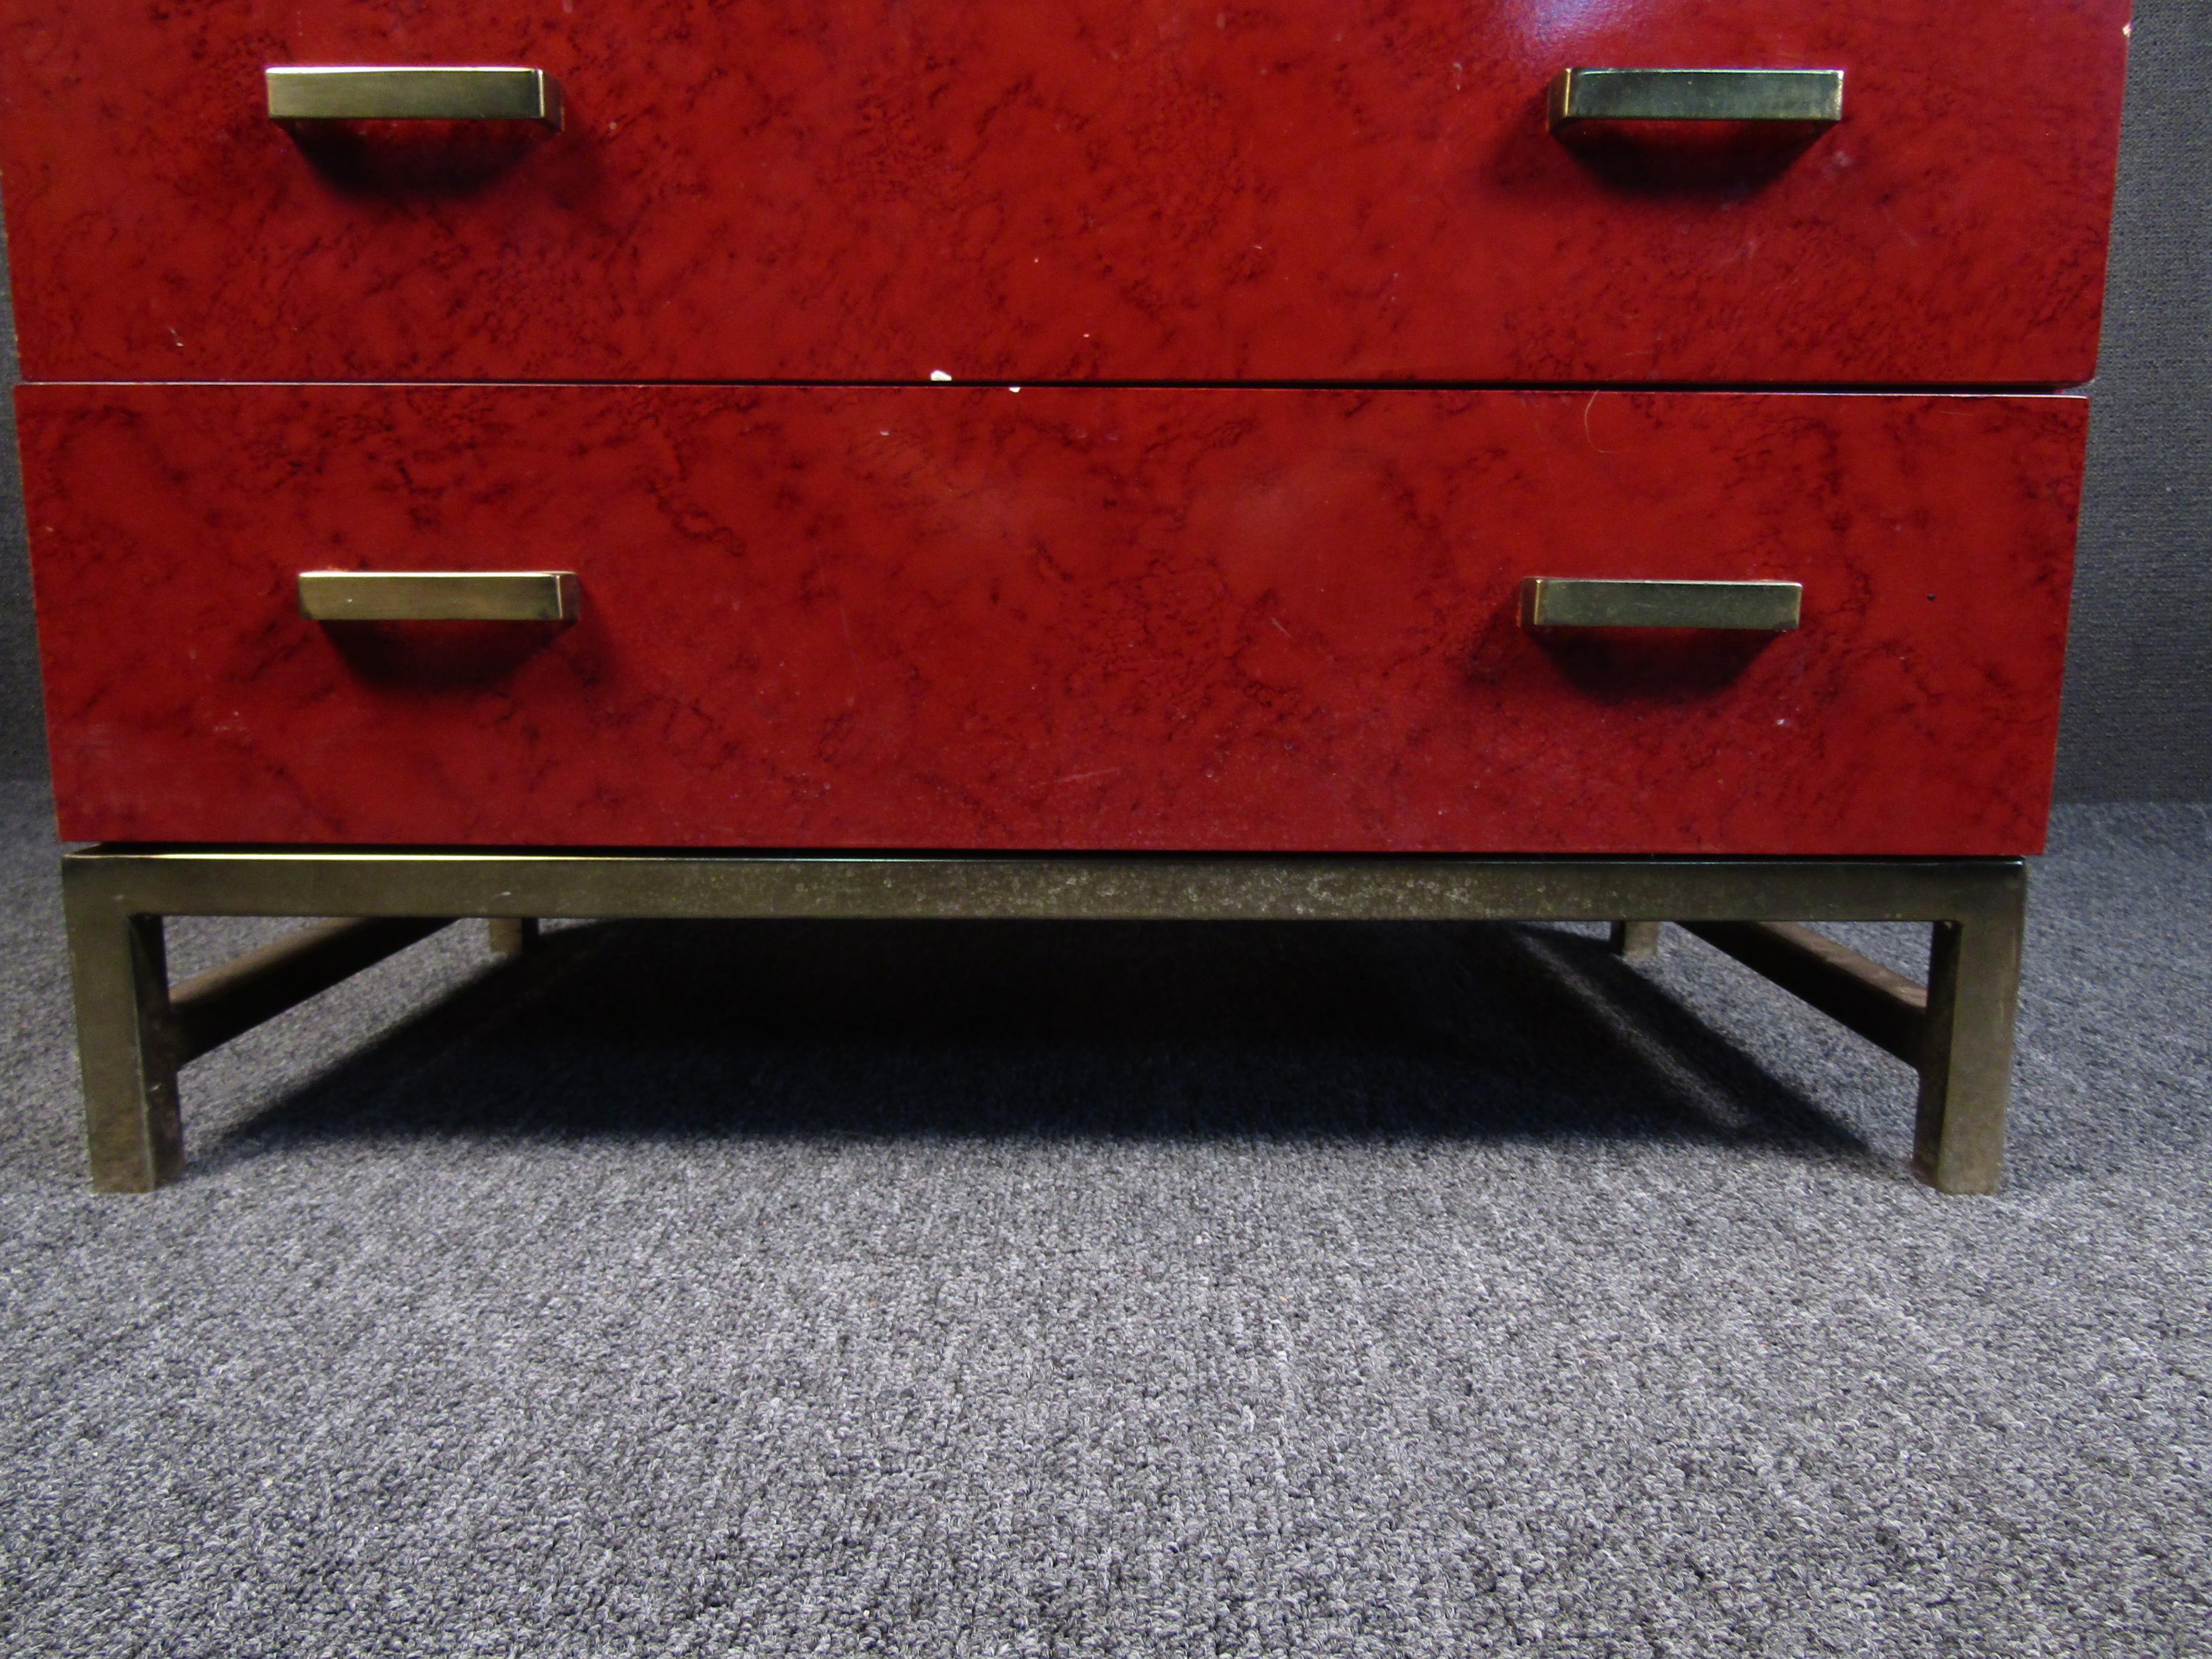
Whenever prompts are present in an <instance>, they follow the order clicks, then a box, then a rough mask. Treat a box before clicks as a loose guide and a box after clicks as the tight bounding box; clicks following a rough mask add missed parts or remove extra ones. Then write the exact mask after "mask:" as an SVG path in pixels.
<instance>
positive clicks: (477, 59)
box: [0, 0, 2128, 385]
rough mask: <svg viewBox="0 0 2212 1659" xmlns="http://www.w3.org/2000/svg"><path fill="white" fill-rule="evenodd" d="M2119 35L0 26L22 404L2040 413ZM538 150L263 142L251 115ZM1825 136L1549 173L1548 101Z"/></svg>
mask: <svg viewBox="0 0 2212 1659" xmlns="http://www.w3.org/2000/svg"><path fill="white" fill-rule="evenodd" d="M2127 15H2128V5H2127V0H1976V3H1973V4H1972V5H1964V4H1960V3H1958V0H1642V3H1637V4H1632V5H1630V4H1611V3H1608V4H1571V5H1570V4H1557V3H1536V0H1364V3H1356V0H1256V3H1248V4H1242V5H1238V6H1234V7H1206V6H1199V7H1184V6H1181V5H1162V4H1157V3H1152V0H1053V3H1049V4H1036V3H1030V0H995V3H989V0H985V3H979V0H831V3H823V0H803V3H801V0H757V3H748V4H744V5H736V4H697V3H692V4H684V3H675V0H593V3H591V4H588V5H585V4H578V5H560V6H555V5H550V4H548V5H522V4H518V3H514V0H451V3H447V4H441V5H437V6H424V5H421V4H417V3H413V0H408V3H398V0H285V3H282V4H279V3H276V0H194V3H191V4H182V5H180V4H174V3H167V0H160V3H157V0H76V3H75V4H73V5H69V6H64V5H59V4H57V3H54V0H0V19H4V30H0V53H4V58H0V71H4V72H0V91H4V106H0V158H4V167H5V172H6V185H7V205H8V214H9V244H10V251H11V253H12V255H13V259H14V265H15V300H16V305H17V307H18V314H19V318H20V324H21V343H22V355H23V362H24V364H25V368H26V372H27V374H29V375H30V376H31V377H32V378H33V379H45V380H64V379H125V380H410V379H432V380H444V379H456V380H469V379H489V380H906V381H920V380H927V379H928V378H930V377H931V375H932V374H935V373H942V374H946V375H949V376H951V378H953V379H955V380H1012V381H1016V382H1020V383H1028V382H1031V381H1042V380H1090V379H1104V380H1170V381H1172V380H1200V381H1219V380H1400V379H1412V380H1461V381H1528V380H1534V381H1553V382H1559V381H1569V382H1572V381H1595V380H1656V381H1710V380H1718V381H1723V382H1731V383H1745V382H1753V381H1763V382H1773V383H1796V384H1819V383H1839V382H1858V383H1868V384H1891V385H1902V384H1916V383H1917V384H1936V383H1952V384H1980V385H1997V384H2019V385H2058V384H2064V383H2070V382H2075V381H2079V380H2086V379H2087V377H2088V376H2089V374H2091V372H2092V370H2093V364H2094V359H2095V343H2096V336H2097V320H2098V313H2099V307H2100V299H2101V293H2102V288H2103V283H2104V269H2105V239H2106V221H2107V219H2108V216H2109V212H2110V207H2111V199H2112V176H2113V163H2114V155H2115V152H2116V143H2117V136H2118V125H2119V111H2120V95H2121V83H2122V79H2123V64H2124V40H2123V30H2124V23H2125V21H2126V19H2127ZM270 64H280V65H281V64H530V65H535V66H537V67H539V68H541V69H544V70H547V71H550V73H551V74H553V75H554V76H556V77H557V78H558V80H559V81H560V82H562V85H564V86H565V88H566V90H567V94H568V117H569V118H568V125H567V127H566V129H565V130H564V131H561V132H559V133H557V134H555V133H550V132H548V131H544V130H543V129H541V128H538V127H533V126H531V125H527V124H507V125H496V126H491V127H487V128H484V129H481V130H462V129H456V128H453V127H449V126H440V125H407V124H399V123H386V124H382V125H377V126H374V127H343V126H341V127H339V128H338V129H337V130H334V131H321V130H318V131H307V130H306V129H301V130H299V131H287V130H285V129H283V128H280V127H279V126H276V125H272V124H271V123H270V120H269V119H268V118H267V116H266V107H267V106H266V101H265V98H264V85H263V72H264V67H265V66H267V65H270ZM1592 65H1597V66H1653V67H1663V68H1677V69H1679V68H1686V67H1700V66H1737V67H1741V66H1753V67H1769V68H1797V69H1807V68H1832V69H1839V70H1843V71H1844V73H1845V76H1846V83H1845V96H1844V118H1843V121H1842V122H1841V124H1840V125H1836V126H1833V127H1830V128H1825V129H1820V128H1810V129H1803V128H1795V127H1786V126H1785V127H1781V128H1776V127H1771V126H1759V127H1750V126H1726V125H1723V126H1720V127H1714V128H1707V127H1703V126H1692V127H1681V126H1674V127H1660V126H1656V125H1651V124H1639V125H1607V124H1599V125H1595V126H1592V127H1585V128H1583V129H1581V130H1579V131H1580V136H1579V137H1577V138H1576V139H1575V140H1574V142H1571V143H1569V142H1563V141H1562V140H1560V139H1559V138H1558V137H1554V136H1553V134H1552V132H1551V131H1549V130H1548V128H1547V121H1546V106H1545V94H1546V90H1547V86H1548V85H1549V83H1550V82H1551V81H1552V80H1553V76H1555V75H1556V74H1557V73H1558V72H1559V70H1562V69H1564V68H1567V67H1571V66H1592Z"/></svg>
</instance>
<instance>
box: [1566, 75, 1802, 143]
mask: <svg viewBox="0 0 2212 1659" xmlns="http://www.w3.org/2000/svg"><path fill="white" fill-rule="evenodd" d="M1551 118H1552V125H1553V127H1554V128H1558V127H1563V126H1565V125H1569V124H1570V123H1571V122H1575V121H1840V120H1842V119H1843V118H1844V72H1843V70H1761V69H1569V70H1560V71H1559V76H1558V78H1557V79H1555V80H1554V81H1553V82H1552V100H1551Z"/></svg>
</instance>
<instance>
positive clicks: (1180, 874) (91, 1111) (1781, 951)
mask: <svg viewBox="0 0 2212 1659" xmlns="http://www.w3.org/2000/svg"><path fill="white" fill-rule="evenodd" d="M62 887H63V895H64V904H65V907H66V909H67V913H68V921H69V936H70V965H71V969H72V972H73V975H74V977H75V981H76V1024H77V1048H78V1054H79V1057H80V1059H81V1060H82V1066H83V1072H84V1097H85V1134H86V1140H87V1143H88V1147H89V1149H90V1153H91V1163H92V1179H93V1184H94V1186H95V1187H96V1188H99V1189H100V1190H101V1191H103V1192H146V1191H150V1190H151V1189H152V1188H155V1187H158V1186H160V1185H161V1184H162V1183H163V1182H169V1181H173V1180H175V1179H176V1178H177V1177H178V1176H179V1175H180V1174H181V1173H182V1170H183V1139H182V1135H181V1133H180V1130H179V1120H178V1105H177V1071H178V1068H179V1066H183V1065H184V1064H185V1062H186V1061H188V1060H191V1059H193V1058H195V1057H196V1056H197V1055H199V1054H204V1053H206V1052H207V1051H208V1050H209V1049H210V1048H214V1047H216V1045H217V1044H220V1043H222V1042H228V1040H229V1039H230V1038H232V1037H234V1036H237V1035H238V1034H239V1033H240V1032H241V1031H243V1030H246V1029H248V1028H249V1027H251V1026H252V1025H254V1024H258V1022H260V1021H262V1020H264V1019H267V1018H270V1016H272V1015H274V1014H276V1013H279V1012H283V1010H284V1009H286V1008H289V1007H290V1006H293V1005H294V1004H295V1003H298V1002H300V1001H301V1000H305V999H306V998H307V997H311V996H313V995H314V994H317V993H318V992H320V991H323V990H325V989H327V988H329V987H331V986H332V985H335V984H337V982H338V981H341V980H343V979H344V978H346V977H347V976H348V975H351V974H354V973H356V972H358V971H359V970H360V969H363V968H366V967H368V965H369V964H370V963H374V962H377V961H380V960H381V959H382V958H383V957H386V956H389V955H391V954H392V952H393V951H398V950H402V949H404V948H405V947H406V946H407V945H411V944H413V943H415V942H416V940H417V939H422V938H423V937H425V936H426V935H428V934H429V933H435V932H436V931H437V930H438V929H439V928H441V927H445V926H446V925H447V923H448V922H449V921H455V920H459V919H460V918H463V917H471V916H475V917H484V918H488V919H489V922H490V944H491V947H492V948H493V949H494V950H495V951H498V952H500V953H501V954H507V955H512V954H515V953H517V952H520V951H525V950H527V949H528V948H529V946H530V945H531V943H532V940H533V939H534V938H535V936H536V932H537V921H538V918H540V917H589V918H611V917H626V918H636V919H651V918H662V917H702V918H703V917H720V918H748V917H749V918H793V917H809V916H815V917H866V918H872V919H886V918H898V917H910V918H975V919H990V920H1012V919H1019V918H1034V919H1048V920H1056V921H1072V920H1096V921H1146V920H1169V919H1173V920H1179V921H1610V922H1612V923H1613V924H1614V927H1613V943H1614V947H1615V948H1616V949H1618V950H1620V951H1622V953H1623V954H1624V955H1626V956H1631V957H1634V956H1639V955H1643V956H1648V955H1650V953H1651V952H1653V951H1656V949H1657V945H1658V937H1659V926H1660V924H1661V923H1662V921H1674V922H1678V923H1680V925H1681V926H1682V927H1685V928H1686V929H1687V930H1688V931H1689V932H1691V933H1694V934H1696V935H1698V936H1699V938H1701V939H1705V941H1707V942H1708V943H1710V944H1711V945H1715V946H1716V947H1717V948H1718V949H1720V950H1722V951H1726V952H1728V954H1729V955H1730V956H1732V957H1735V958H1736V959H1737V960H1738V961H1740V962H1742V963H1746V964H1747V965H1748V966H1749V967H1752V968H1753V969H1757V970H1758V971H1759V972H1760V973H1762V974H1764V975H1766V976H1767V977H1768V978H1770V979H1771V980H1773V981H1776V982H1777V983H1778V984H1779V985H1781V986H1782V987H1784V988H1785V989H1787V990H1789V991H1790V992H1792V993H1794V994H1796V995H1797V996H1799V997H1802V998H1803V999H1804V1000H1806V1001H1808V1002H1809V1003H1811V1004H1812V1005H1813V1006H1814V1007H1816V1008H1818V1009H1820V1011H1821V1012H1824V1013H1826V1014H1829V1015H1831V1016H1832V1017H1833V1018H1836V1019H1838V1020H1839V1021H1841V1022H1842V1023H1843V1024H1845V1025H1847V1026H1849V1027H1850V1029H1852V1030H1855V1031H1857V1032H1859V1033H1860V1034H1861V1035H1862V1036H1866V1037H1868V1038H1869V1040H1871V1041H1872V1042H1876V1043H1878V1044H1880V1045H1881V1047H1882V1048H1886V1049H1887V1050H1888V1051H1889V1052H1890V1053H1891V1054H1896V1055H1897V1056H1899V1058H1900V1059H1903V1060H1905V1061H1906V1062H1907V1063H1909V1064H1911V1066H1915V1067H1916V1068H1917V1070H1918V1071H1919V1073H1920V1105H1919V1117H1918V1123H1917V1132H1916V1134H1915V1137H1914V1157H1913V1166H1914V1169H1915V1171H1916V1172H1917V1174H1918V1175H1919V1176H1920V1177H1921V1178H1922V1179H1923V1180H1924V1181H1926V1182H1929V1184H1930V1185H1931V1186H1934V1187H1936V1188H1940V1189H1941V1190H1942V1191H1944V1192H1948V1193H1986V1192H1992V1191H1994V1190H1996V1185H1997V1180H1998V1175H1999V1170H2000V1167H2001V1164H2002V1159H2003V1152H2004V1120H2005V1104H2006V1097H2007V1095H2008V1092H2009V1089H2010V1076H2011V1067H2012V1042H2013V1019H2014V1012H2015V1006H2016V1004H2017V1002H2018V1000H2019V990H2020V959H2021V929H2022V924H2023V921H2024V918H2025V912H2026V902H2027V866H2026V865H2025V864H2024V863H2023V861H2022V860H2018V859H1920V860H1846V859H1672V858H1600V859H1589V858H1389V857H1282V856H1256V855H1255V856H1228V857H1191V856H1184V855H1141V854H1140V855H1125V854H1096V855H1091V854H1085V855H1058V854H1055V855H1050V856H1044V855H1030V856H1024V855H997V854H854V855H843V854H789V855H786V854H754V853H636V852H416V851H394V850H390V849H346V848H336V849H328V848H325V849H313V850H293V849H281V850H272V849H256V848H140V847H95V848H88V849H86V850H84V851H81V852H74V853H70V854H64V857H63V860H62ZM174 915H230V916H235V915H254V916H338V917H347V918H352V920H346V921H330V922H323V923H319V924H318V925H316V926H314V927H308V928H306V929H304V930H303V931H301V932H300V933H295V934H294V935H293V936H291V937H290V938H289V939H283V940H280V941H278V942H277V943H276V944H275V945H269V946H266V947H264V948H263V949H262V950H259V951H253V952H252V953H250V954H248V955H246V956H244V957H240V958H238V959H237V960H236V961H234V962H232V963H226V964H225V965H223V966H222V967H220V968H217V969H214V970H212V971H211V972H209V973H206V974H202V975H198V976H197V978H194V979H192V980H190V981H185V982H184V983H182V984H179V985H175V986H173V985H171V984H170V983H169V978H168V970H167V960H166V957H165V955H164V952H163V946H162V918H164V917H165V916H174ZM1807 921H1924V922H1927V923H1929V924H1930V926H1931V927H1932V929H1933V943H1932V948H1931V950H1930V952H1929V974H1928V983H1927V985H1926V986H1925V987H1922V986H1919V985H1916V984H1914V983H1912V982H1911V981H1909V980H1906V979H1905V978H1903V977H1902V976H1901V975H1897V974H1894V973H1892V972H1891V971H1890V970H1889V969H1886V968H1883V967H1881V966H1880V965H1878V964H1876V963H1873V962H1870V961H1869V960H1868V959H1867V958H1865V957H1862V956H1860V955H1858V954H1857V952H1855V951H1850V950H1849V949H1847V948H1845V947H1844V945H1839V944H1838V943H1837V942H1836V941H1834V940H1833V939H1827V938H1826V937H1824V936H1823V935H1821V934H1820V933H1814V931H1812V930H1811V929H1810V928H1808V927H1802V926H1800V925H1798V924H1801V923H1803V922H1807Z"/></svg>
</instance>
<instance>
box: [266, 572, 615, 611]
mask: <svg viewBox="0 0 2212 1659" xmlns="http://www.w3.org/2000/svg"><path fill="white" fill-rule="evenodd" d="M577 598H578V592H577V587H576V578H575V575H574V573H573V572H570V571H567V570H453V571H447V570H302V571H301V573H300V614H301V616H303V617H308V618H310V619H311V620H313V621H315V622H520V623H569V622H574V621H575V620H576V602H577Z"/></svg>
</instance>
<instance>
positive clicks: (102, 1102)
mask: <svg viewBox="0 0 2212 1659" xmlns="http://www.w3.org/2000/svg"><path fill="white" fill-rule="evenodd" d="M69 873H70V875H73V876H80V878H79V879H76V880H69V881H65V883H64V905H65V908H66V910H67V914H68V918H69V945H70V973H71V975H72V976H73V978H74V980H75V984H76V1046H77V1060H78V1064H79V1066H81V1067H82V1071H83V1073H84V1133H85V1143H86V1146H87V1149H88V1152H90V1154H91V1162H92V1184H93V1186H94V1188H95V1189H97V1190H98V1191H100V1192H103V1193H147V1192H151V1191H153V1190H154V1188H156V1187H158V1186H161V1184H162V1183H163V1182H170V1181H174V1180H175V1179H176V1178H177V1177H178V1176H179V1175H180V1174H182V1173H183V1170H184V1163H185V1152H184V1132H183V1129H182V1127H181V1126H180V1125H179V1121H178V1119H177V1061H176V1054H175V1049H174V1046H173V1043H172V1042H171V1041H170V1037H169V1030H168V1012H169V977H168V961H167V952H166V951H164V949H163V948H162V939H161V917H159V916H144V915H126V914H125V913H124V912H123V910H122V909H121V908H119V907H118V905H117V904H116V903H115V902H113V900H112V898H110V897H109V896H107V895H106V894H105V893H102V892H100V891H99V890H97V888H96V886H95V882H96V878H97V876H98V874H99V872H97V871H96V870H87V871H84V872H75V871H72V872H69Z"/></svg>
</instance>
